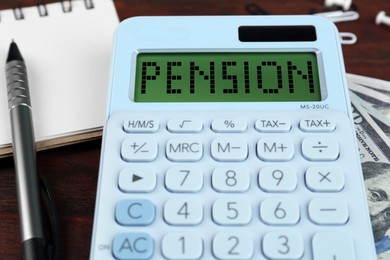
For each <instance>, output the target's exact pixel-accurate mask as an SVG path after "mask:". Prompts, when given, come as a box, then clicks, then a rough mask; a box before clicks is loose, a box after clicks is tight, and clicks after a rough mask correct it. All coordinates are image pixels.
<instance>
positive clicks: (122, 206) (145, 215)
mask: <svg viewBox="0 0 390 260" xmlns="http://www.w3.org/2000/svg"><path fill="white" fill-rule="evenodd" d="M155 215H156V212H155V207H154V204H153V203H152V202H151V201H150V200H145V199H133V200H124V201H121V202H119V203H118V204H117V205H116V209H115V219H116V221H117V222H118V224H119V225H122V226H147V225H150V224H151V223H152V222H153V221H154V217H155Z"/></svg>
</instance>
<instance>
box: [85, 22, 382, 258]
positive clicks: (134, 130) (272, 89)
mask: <svg viewBox="0 0 390 260" xmlns="http://www.w3.org/2000/svg"><path fill="white" fill-rule="evenodd" d="M91 259H94V260H107V259H158V260H160V259H181V260H182V259H206V260H209V259H256V260H259V259H260V260H261V259H289V260H291V259H314V260H354V259H356V260H373V259H376V254H375V248H374V243H373V236H372V231H371V223H370V219H369V214H368V208H367V205H366V197H365V189H364V183H363V178H362V172H361V168H360V161H359V157H358V153H357V146H356V143H355V133H354V127H353V118H352V117H351V108H350V103H349V98H348V92H347V85H346V80H345V72H344V64H343V56H342V52H341V47H340V43H339V35H338V32H337V30H336V28H335V26H334V25H333V24H332V23H331V22H328V21H327V20H325V19H323V18H319V17H314V16H256V17H254V16H250V17H249V16H199V17H193V16H186V17H136V18H131V19H127V20H125V21H123V22H122V23H121V24H120V26H119V28H118V30H117V32H116V36H115V43H114V51H113V59H112V71H111V80H110V92H109V100H108V112H107V117H106V122H105V127H104V136H103V147H102V154H101V165H100V172H99V183H98V191H97V200H96V211H95V219H94V228H93V238H92V246H91Z"/></svg>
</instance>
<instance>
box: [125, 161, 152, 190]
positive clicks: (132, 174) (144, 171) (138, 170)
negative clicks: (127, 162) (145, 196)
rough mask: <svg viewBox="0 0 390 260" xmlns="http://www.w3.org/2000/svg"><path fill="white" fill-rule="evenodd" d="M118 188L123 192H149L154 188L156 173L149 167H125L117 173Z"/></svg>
mask: <svg viewBox="0 0 390 260" xmlns="http://www.w3.org/2000/svg"><path fill="white" fill-rule="evenodd" d="M118 186H119V189H120V190H121V191H123V192H150V191H152V190H154V188H155V187H156V172H155V171H154V170H153V169H152V168H149V167H139V166H131V167H125V168H123V169H122V170H121V171H120V173H119V178H118Z"/></svg>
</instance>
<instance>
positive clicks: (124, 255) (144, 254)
mask: <svg viewBox="0 0 390 260" xmlns="http://www.w3.org/2000/svg"><path fill="white" fill-rule="evenodd" d="M153 253H154V242H153V239H152V238H151V236H149V235H148V234H146V233H122V234H118V235H116V236H115V237H114V240H113V242H112V254H113V256H114V257H115V259H130V260H131V259H137V260H144V259H150V258H151V257H152V255H153Z"/></svg>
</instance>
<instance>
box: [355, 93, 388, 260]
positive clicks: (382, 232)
mask: <svg viewBox="0 0 390 260" xmlns="http://www.w3.org/2000/svg"><path fill="white" fill-rule="evenodd" d="M350 98H351V106H352V114H353V119H354V123H355V131H356V138H357V142H358V148H359V155H360V160H361V163H362V169H363V177H364V183H365V187H366V194H367V202H368V206H369V211H370V218H371V224H372V229H373V233H374V240H375V246H376V250H377V256H378V259H390V139H389V137H388V134H389V133H390V121H389V120H388V118H387V117H386V116H384V115H383V114H382V113H381V112H379V111H378V110H376V109H375V108H374V107H373V106H372V104H370V103H368V102H366V101H365V100H363V99H361V98H360V97H359V96H358V95H357V94H356V93H354V92H352V91H350ZM386 133H387V134H386Z"/></svg>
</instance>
